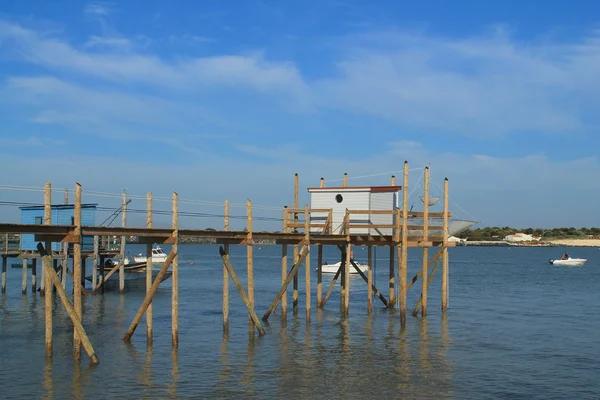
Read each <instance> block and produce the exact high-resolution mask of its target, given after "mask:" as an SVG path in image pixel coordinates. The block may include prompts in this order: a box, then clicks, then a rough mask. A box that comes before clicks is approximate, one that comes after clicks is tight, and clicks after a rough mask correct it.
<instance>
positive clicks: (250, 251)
mask: <svg viewBox="0 0 600 400" xmlns="http://www.w3.org/2000/svg"><path fill="white" fill-rule="evenodd" d="M246 218H247V222H246V223H247V228H248V236H247V237H246V240H247V243H246V254H247V262H248V301H249V302H250V308H251V309H253V310H254V260H253V258H254V250H253V246H252V242H253V239H252V202H251V201H250V200H246ZM248 324H249V331H250V332H251V333H254V321H253V320H252V315H250V316H248Z"/></svg>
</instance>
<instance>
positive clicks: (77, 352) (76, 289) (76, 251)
mask: <svg viewBox="0 0 600 400" xmlns="http://www.w3.org/2000/svg"><path fill="white" fill-rule="evenodd" d="M73 224H74V225H75V230H74V232H73V233H74V234H75V237H76V238H77V241H76V242H75V243H73V309H74V310H75V314H76V315H77V317H78V318H79V320H80V321H82V320H83V319H82V307H81V290H80V286H81V276H82V274H81V268H82V265H81V185H80V184H79V183H76V184H75V204H74V209H73ZM73 347H74V349H73V354H74V356H75V359H76V360H79V359H80V358H81V336H80V334H79V332H78V329H77V328H76V327H74V328H73Z"/></svg>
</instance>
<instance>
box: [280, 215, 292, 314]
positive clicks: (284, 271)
mask: <svg viewBox="0 0 600 400" xmlns="http://www.w3.org/2000/svg"><path fill="white" fill-rule="evenodd" d="M286 209H287V206H286V207H284V210H283V232H284V233H287V232H289V230H290V229H289V228H288V217H289V214H288V212H287V210H286ZM287 265H288V246H287V244H285V243H283V244H282V245H281V284H282V285H283V284H284V282H285V281H286V279H287ZM281 317H282V318H283V319H284V320H285V319H286V318H287V290H285V289H284V291H283V293H282V295H281Z"/></svg>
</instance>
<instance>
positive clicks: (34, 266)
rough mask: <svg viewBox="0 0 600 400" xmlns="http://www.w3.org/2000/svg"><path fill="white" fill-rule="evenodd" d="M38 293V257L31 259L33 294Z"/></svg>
mask: <svg viewBox="0 0 600 400" xmlns="http://www.w3.org/2000/svg"><path fill="white" fill-rule="evenodd" d="M36 293H37V258H33V259H32V260H31V294H36Z"/></svg>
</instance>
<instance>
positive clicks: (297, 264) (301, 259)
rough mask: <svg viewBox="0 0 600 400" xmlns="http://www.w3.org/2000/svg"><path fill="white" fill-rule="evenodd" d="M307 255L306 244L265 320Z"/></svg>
mask: <svg viewBox="0 0 600 400" xmlns="http://www.w3.org/2000/svg"><path fill="white" fill-rule="evenodd" d="M223 254H224V253H223V252H221V257H222V256H223ZM307 255H308V247H306V246H305V247H303V248H302V251H300V255H299V258H298V261H297V262H296V263H294V266H293V267H292V269H291V270H290V273H289V275H288V276H287V278H286V280H285V282H283V284H282V285H281V288H280V289H279V292H278V293H277V295H276V296H275V300H273V302H272V303H271V305H270V306H269V308H268V309H267V312H266V313H265V315H263V317H262V319H263V321H266V320H267V319H269V316H270V315H271V314H272V313H273V311H275V308H276V307H277V304H278V303H279V300H280V299H281V297H282V296H283V292H285V290H286V288H287V287H288V285H289V284H290V281H291V280H292V279H293V277H294V275H297V274H298V269H299V268H300V265H301V264H302V262H303V261H304V259H305V258H306V256H307ZM242 291H243V289H242Z"/></svg>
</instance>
